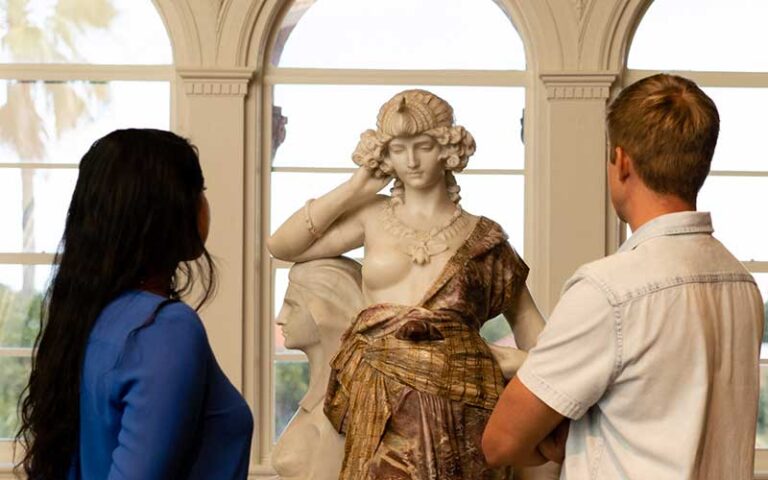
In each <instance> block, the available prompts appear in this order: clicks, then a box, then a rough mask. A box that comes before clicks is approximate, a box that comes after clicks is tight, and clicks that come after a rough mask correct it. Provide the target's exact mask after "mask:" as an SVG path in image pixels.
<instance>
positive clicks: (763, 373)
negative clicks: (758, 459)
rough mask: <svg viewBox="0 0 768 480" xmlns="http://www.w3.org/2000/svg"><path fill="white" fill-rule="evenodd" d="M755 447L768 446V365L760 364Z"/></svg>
mask: <svg viewBox="0 0 768 480" xmlns="http://www.w3.org/2000/svg"><path fill="white" fill-rule="evenodd" d="M755 446H756V447H757V448H768V366H762V365H761V366H760V403H759V407H758V411H757V439H756V441H755Z"/></svg>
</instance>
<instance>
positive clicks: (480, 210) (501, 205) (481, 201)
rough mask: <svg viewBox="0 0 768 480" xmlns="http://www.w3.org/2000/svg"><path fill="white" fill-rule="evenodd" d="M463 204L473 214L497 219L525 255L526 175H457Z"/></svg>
mask: <svg viewBox="0 0 768 480" xmlns="http://www.w3.org/2000/svg"><path fill="white" fill-rule="evenodd" d="M456 181H457V182H458V184H459V186H460V187H461V193H460V194H461V206H462V207H463V208H464V209H465V210H466V211H467V212H469V213H472V214H474V215H483V216H485V217H488V218H490V219H491V220H494V221H495V222H497V223H499V225H501V226H502V227H503V228H504V231H505V232H507V235H509V242H510V243H511V244H512V246H513V247H515V250H517V252H518V253H519V254H520V255H521V256H522V255H523V254H524V248H523V247H524V245H523V240H524V236H523V227H524V225H525V223H524V215H525V205H524V201H525V190H524V189H525V180H524V177H523V176H522V175H470V174H467V175H462V174H459V175H457V176H456Z"/></svg>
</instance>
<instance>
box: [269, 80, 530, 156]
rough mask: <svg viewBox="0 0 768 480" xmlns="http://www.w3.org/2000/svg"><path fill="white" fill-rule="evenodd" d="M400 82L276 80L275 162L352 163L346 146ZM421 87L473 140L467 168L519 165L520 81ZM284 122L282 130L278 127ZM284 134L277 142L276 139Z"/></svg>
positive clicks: (522, 97) (352, 146)
mask: <svg viewBox="0 0 768 480" xmlns="http://www.w3.org/2000/svg"><path fill="white" fill-rule="evenodd" d="M408 88H416V87H407V86H402V85H387V86H383V85H355V86H350V85H277V86H275V87H274V105H275V107H276V109H279V112H280V113H279V114H277V113H276V114H275V115H273V117H274V118H279V117H280V115H282V117H284V119H285V121H287V123H286V124H284V125H283V126H282V127H281V123H280V122H278V121H273V125H274V126H275V129H276V132H275V133H274V134H273V135H272V137H273V145H279V147H278V148H277V152H276V154H275V156H274V161H273V166H275V167H288V166H291V167H297V166H300V167H347V168H350V167H355V166H356V165H355V164H354V163H353V162H352V152H353V151H354V150H355V147H356V146H357V142H358V140H359V138H360V134H361V133H363V131H365V130H366V129H369V128H376V115H377V114H378V113H379V108H381V105H382V104H384V102H386V101H387V100H389V99H390V98H391V97H392V96H394V95H395V94H396V93H398V92H400V91H402V90H406V89H408ZM418 88H425V89H427V90H429V91H431V92H433V93H435V94H436V95H438V96H440V97H442V98H443V99H445V100H446V101H447V102H448V103H450V104H451V105H452V106H453V109H454V115H455V117H456V122H457V123H458V124H460V125H463V126H464V127H466V128H467V130H469V131H470V132H471V133H472V135H473V136H474V137H475V140H476V141H477V152H476V153H475V155H473V156H472V157H471V158H470V160H469V165H468V168H469V169H478V168H479V169H522V168H523V165H524V154H525V150H524V146H523V142H522V138H521V137H522V134H521V125H522V123H521V122H522V116H523V108H524V106H525V89H524V88H522V87H444V86H427V87H418ZM281 128H284V131H280V129H281ZM282 138H284V140H283V141H282V143H281V141H280V140H281V139H282Z"/></svg>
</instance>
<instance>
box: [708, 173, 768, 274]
mask: <svg viewBox="0 0 768 480" xmlns="http://www.w3.org/2000/svg"><path fill="white" fill-rule="evenodd" d="M762 205H768V178H766V177H717V176H712V175H710V177H709V178H708V179H707V181H706V182H705V183H704V187H703V188H702V189H701V193H700V195H699V201H698V208H699V210H703V211H710V212H712V222H713V224H714V227H715V233H714V235H715V237H717V239H718V240H720V241H721V242H723V244H724V245H725V246H726V247H727V248H728V249H729V250H730V251H731V253H733V254H734V255H735V256H736V258H738V259H739V260H742V261H748V260H758V261H763V260H768V223H765V222H762V221H760V218H759V216H758V217H755V216H753V215H748V214H745V213H744V212H747V211H749V210H750V209H752V208H759V207H760V206H762Z"/></svg>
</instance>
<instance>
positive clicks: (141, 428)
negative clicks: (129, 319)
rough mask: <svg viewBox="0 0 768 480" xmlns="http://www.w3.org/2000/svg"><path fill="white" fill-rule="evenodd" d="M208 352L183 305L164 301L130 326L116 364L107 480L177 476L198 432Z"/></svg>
mask: <svg viewBox="0 0 768 480" xmlns="http://www.w3.org/2000/svg"><path fill="white" fill-rule="evenodd" d="M209 358H210V349H209V346H208V339H207V337H206V334H205V330H204V328H203V325H202V323H201V322H200V320H199V318H198V317H197V314H195V313H194V311H193V310H191V309H190V308H189V307H187V306H186V305H183V304H173V305H170V306H167V307H165V308H164V309H162V310H161V311H160V312H159V314H158V315H157V317H156V318H155V321H154V322H152V323H150V324H149V325H147V326H145V327H143V328H140V329H138V330H136V331H135V332H133V334H132V336H131V337H129V340H128V343H127V344H126V347H125V352H124V354H123V358H122V360H121V362H120V364H119V365H118V370H117V378H118V381H117V382H116V385H117V388H119V391H118V392H116V394H115V398H117V401H118V402H120V405H121V407H122V410H123V415H122V417H121V419H120V427H119V434H118V438H117V440H118V445H117V447H116V448H115V450H114V451H113V453H112V465H111V468H110V471H109V476H108V477H107V478H108V479H109V480H139V479H141V480H155V479H157V480H160V479H167V478H179V477H180V475H179V473H180V469H183V468H185V466H184V465H182V462H183V460H185V458H186V456H187V455H188V454H189V450H190V448H191V447H192V445H193V442H194V436H195V435H196V434H198V433H197V429H198V425H199V419H200V416H201V412H202V408H203V399H204V396H205V390H206V378H207V375H206V372H207V369H208V364H209Z"/></svg>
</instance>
